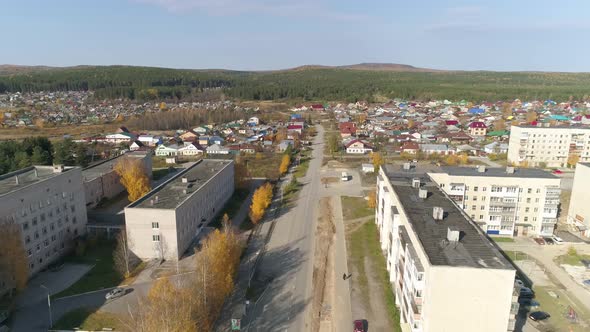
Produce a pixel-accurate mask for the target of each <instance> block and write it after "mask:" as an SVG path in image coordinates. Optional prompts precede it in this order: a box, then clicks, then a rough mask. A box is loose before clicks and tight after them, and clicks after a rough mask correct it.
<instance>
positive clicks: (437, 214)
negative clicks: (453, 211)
mask: <svg viewBox="0 0 590 332" xmlns="http://www.w3.org/2000/svg"><path fill="white" fill-rule="evenodd" d="M444 215H445V210H444V209H443V208H442V207H440V206H435V207H433V208H432V218H434V220H443V218H444Z"/></svg>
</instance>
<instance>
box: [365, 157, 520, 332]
mask: <svg viewBox="0 0 590 332" xmlns="http://www.w3.org/2000/svg"><path fill="white" fill-rule="evenodd" d="M377 192H378V196H377V202H378V204H377V209H376V223H377V227H378V230H379V241H380V244H381V249H382V250H383V252H384V254H385V256H386V264H387V271H388V272H389V277H390V282H391V284H392V286H393V289H394V291H395V294H396V296H395V300H396V305H397V306H398V307H399V309H400V324H401V325H402V330H403V331H412V332H438V331H441V332H442V331H453V332H463V331H465V332H471V331H474V330H477V331H478V332H488V331H489V332H498V331H512V330H513V329H514V325H515V317H516V314H517V313H518V309H519V305H518V292H519V289H518V287H517V286H515V275H516V272H515V269H514V267H513V266H512V265H511V263H510V262H509V261H508V260H507V259H506V258H504V256H503V255H502V254H501V253H500V251H499V250H498V249H497V247H496V246H495V244H493V243H492V241H490V239H489V238H488V237H487V236H486V235H485V234H484V233H483V232H482V231H481V229H480V228H479V227H477V225H476V224H475V223H474V222H473V221H472V220H471V219H470V218H469V217H468V216H467V215H466V214H465V213H464V212H463V211H462V210H461V209H459V208H458V207H457V206H456V205H455V203H454V202H453V201H452V200H451V199H450V198H449V197H448V196H447V195H446V194H445V193H444V192H443V191H442V190H440V188H438V186H437V185H436V184H435V183H434V182H433V181H432V180H431V179H430V178H429V177H428V176H427V175H425V174H420V175H418V174H416V173H410V172H409V171H403V170H401V169H394V168H393V166H388V165H387V166H383V167H381V169H380V170H379V175H378V179H377Z"/></svg>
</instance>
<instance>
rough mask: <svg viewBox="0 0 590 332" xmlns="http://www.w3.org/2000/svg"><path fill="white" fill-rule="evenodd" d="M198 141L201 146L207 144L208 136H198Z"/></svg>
mask: <svg viewBox="0 0 590 332" xmlns="http://www.w3.org/2000/svg"><path fill="white" fill-rule="evenodd" d="M198 143H199V145H201V146H209V136H199V139H198Z"/></svg>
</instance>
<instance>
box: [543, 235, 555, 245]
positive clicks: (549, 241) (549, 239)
mask: <svg viewBox="0 0 590 332" xmlns="http://www.w3.org/2000/svg"><path fill="white" fill-rule="evenodd" d="M543 241H545V243H546V244H549V245H551V244H555V242H553V239H552V238H550V237H544V238H543Z"/></svg>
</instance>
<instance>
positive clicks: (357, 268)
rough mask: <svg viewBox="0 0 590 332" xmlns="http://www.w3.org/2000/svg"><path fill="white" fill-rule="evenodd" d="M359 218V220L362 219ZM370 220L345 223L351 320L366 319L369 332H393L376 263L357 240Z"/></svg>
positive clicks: (363, 244) (364, 246)
mask: <svg viewBox="0 0 590 332" xmlns="http://www.w3.org/2000/svg"><path fill="white" fill-rule="evenodd" d="M364 219H365V218H362V219H361V220H364ZM366 222H373V220H372V219H370V220H364V221H354V222H350V221H345V223H346V246H347V253H348V268H349V270H350V272H351V273H352V278H351V283H350V286H351V304H352V316H353V317H354V319H366V320H367V321H368V324H369V331H371V332H381V331H383V332H389V331H395V330H394V327H393V326H394V325H393V323H392V321H391V319H390V315H389V313H388V311H387V304H386V302H385V298H384V296H383V294H385V290H384V289H383V287H382V285H381V284H380V282H379V280H378V279H377V277H376V275H377V273H378V272H377V269H376V268H375V264H376V262H375V260H374V258H373V256H372V255H370V254H369V250H368V248H367V246H366V245H365V243H363V242H364V241H363V240H360V241H358V240H356V239H355V238H356V237H357V236H359V232H362V226H363V225H364V223H366Z"/></svg>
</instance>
